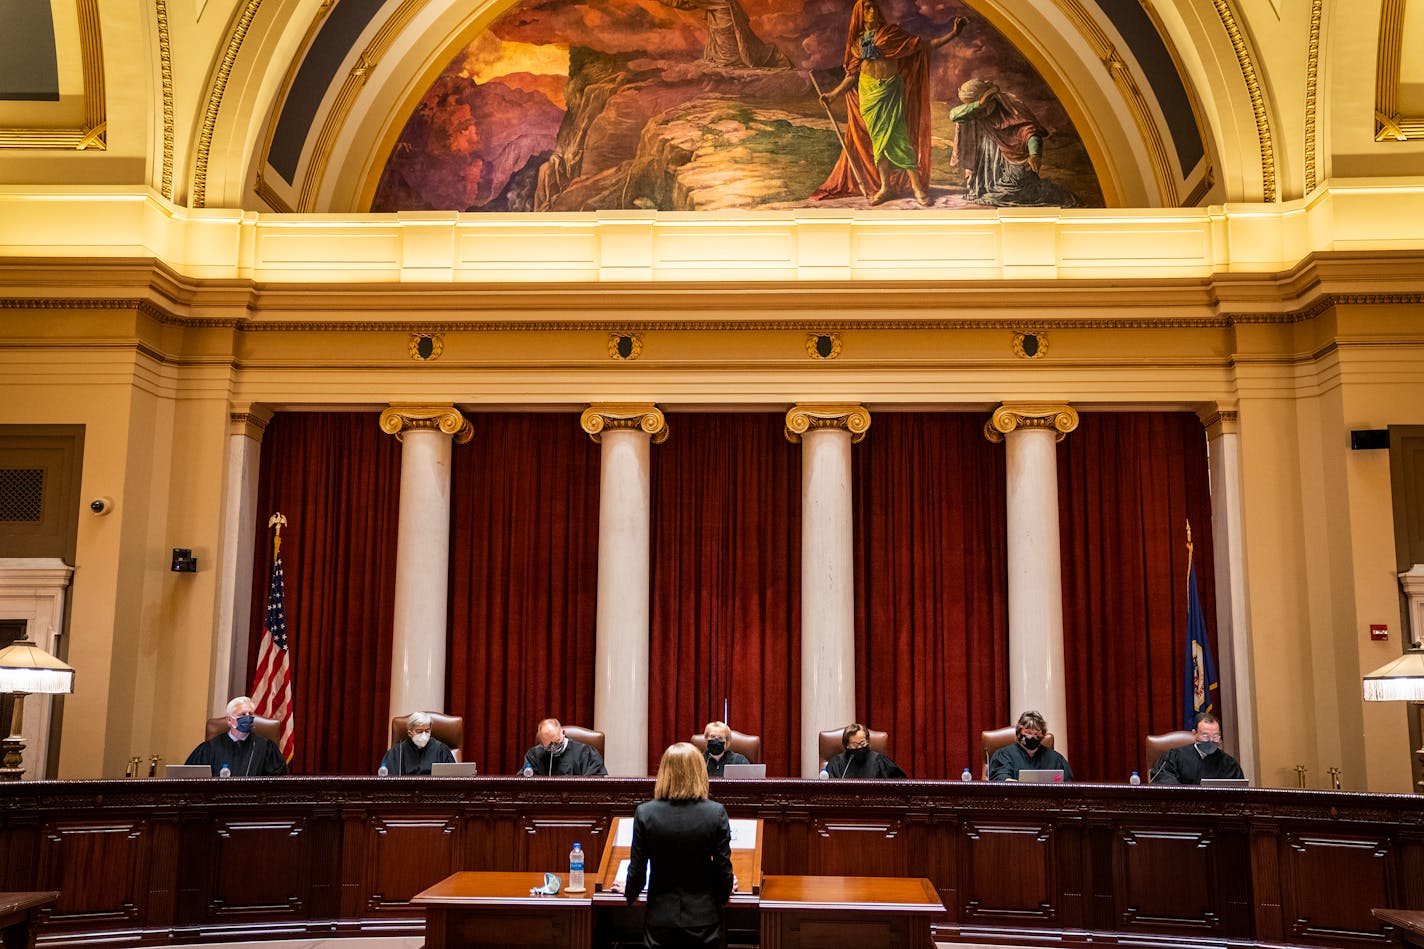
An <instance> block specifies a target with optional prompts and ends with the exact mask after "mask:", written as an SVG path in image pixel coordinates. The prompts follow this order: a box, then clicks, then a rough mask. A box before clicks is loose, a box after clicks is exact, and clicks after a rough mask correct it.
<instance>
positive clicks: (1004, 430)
mask: <svg viewBox="0 0 1424 949" xmlns="http://www.w3.org/2000/svg"><path fill="white" fill-rule="evenodd" d="M1077 427H1078V410H1077V409H1075V408H1073V406H1071V405H1067V404H1060V405H1032V404H1027V403H1017V402H1005V403H1004V404H1003V405H1001V406H999V407H998V408H997V409H995V410H994V414H993V415H991V416H989V421H987V422H985V423H984V437H985V438H987V439H989V441H991V442H1001V441H1003V440H1004V436H1005V435H1007V434H1008V433H1009V432H1014V431H1019V430H1020V429H1031V428H1043V429H1047V430H1049V431H1051V432H1054V433H1056V436H1057V437H1056V438H1055V439H1054V440H1055V441H1060V442H1061V441H1063V436H1064V435H1067V434H1068V433H1069V432H1071V431H1073V429H1075V428H1077Z"/></svg>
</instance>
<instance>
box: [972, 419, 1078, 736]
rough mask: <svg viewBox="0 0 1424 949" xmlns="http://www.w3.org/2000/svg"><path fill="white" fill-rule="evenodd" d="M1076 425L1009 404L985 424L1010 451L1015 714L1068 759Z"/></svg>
mask: <svg viewBox="0 0 1424 949" xmlns="http://www.w3.org/2000/svg"><path fill="white" fill-rule="evenodd" d="M1077 425H1078V413H1077V412H1075V411H1074V410H1073V409H1072V408H1070V407H1068V406H1064V405H1056V406H1043V405H1014V404H1010V403H1006V404H1005V405H1003V406H1001V407H1000V408H999V409H997V410H996V411H995V412H994V415H993V417H992V418H991V419H990V421H989V423H988V425H986V426H985V432H986V434H987V435H988V436H989V438H990V439H991V440H994V441H998V440H1002V441H1003V442H1004V443H1005V451H1006V453H1007V454H1006V457H1005V477H1006V481H1007V492H1006V493H1007V500H1008V511H1007V513H1008V584H1009V591H1008V592H1009V707H1010V712H1011V715H1012V717H1013V718H1015V719H1017V717H1018V716H1019V715H1020V714H1021V713H1023V712H1025V711H1027V710H1029V709H1035V710H1037V711H1038V712H1040V713H1042V715H1043V717H1044V718H1045V719H1046V720H1047V721H1048V728H1049V730H1050V731H1051V732H1053V736H1054V748H1055V749H1056V750H1057V751H1059V752H1061V753H1063V754H1067V749H1068V745H1069V743H1068V701H1067V688H1066V685H1065V682H1064V671H1063V574H1062V561H1061V556H1060V553H1059V546H1058V459H1057V451H1056V448H1055V445H1056V444H1057V442H1059V441H1060V440H1061V439H1062V438H1063V436H1064V434H1066V433H1067V432H1070V431H1072V430H1073V429H1074V428H1076V427H1077Z"/></svg>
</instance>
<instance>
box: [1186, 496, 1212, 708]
mask: <svg viewBox="0 0 1424 949" xmlns="http://www.w3.org/2000/svg"><path fill="white" fill-rule="evenodd" d="M1185 669H1186V689H1185V691H1184V692H1183V694H1182V727H1183V728H1184V729H1186V730H1187V731H1191V729H1192V727H1193V726H1194V725H1195V724H1196V717H1197V715H1199V714H1200V713H1202V712H1211V713H1212V714H1216V695H1217V690H1218V689H1220V688H1221V682H1220V681H1219V680H1218V679H1217V677H1216V661H1215V660H1214V659H1212V657H1211V646H1210V645H1209V644H1208V643H1207V641H1206V616H1205V615H1204V614H1203V613H1202V608H1201V597H1200V596H1199V595H1198V594H1197V570H1196V566H1195V564H1194V563H1193V562H1192V525H1191V522H1190V521H1188V522H1187V661H1186V665H1185Z"/></svg>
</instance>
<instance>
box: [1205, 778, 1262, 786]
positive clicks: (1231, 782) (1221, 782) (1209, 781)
mask: <svg viewBox="0 0 1424 949" xmlns="http://www.w3.org/2000/svg"><path fill="white" fill-rule="evenodd" d="M1201 786H1202V787H1204V788H1249V787H1250V786H1251V779H1250V778H1202V779H1201Z"/></svg>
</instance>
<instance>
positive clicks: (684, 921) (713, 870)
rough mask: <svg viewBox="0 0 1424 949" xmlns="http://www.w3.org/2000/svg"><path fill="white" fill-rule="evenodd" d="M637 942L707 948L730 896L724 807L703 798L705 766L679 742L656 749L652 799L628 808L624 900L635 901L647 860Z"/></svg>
mask: <svg viewBox="0 0 1424 949" xmlns="http://www.w3.org/2000/svg"><path fill="white" fill-rule="evenodd" d="M649 861H651V862H652V880H651V882H650V883H649V884H648V911H647V916H646V917H645V922H644V926H643V945H644V946H647V947H649V949H662V947H669V949H671V947H683V946H686V947H703V946H706V947H711V949H715V947H717V946H719V945H721V943H722V905H723V904H724V903H726V902H727V898H728V897H729V896H731V895H732V830H731V825H730V824H729V823H728V822H727V809H726V808H725V807H723V806H722V805H721V804H718V803H717V802H716V801H709V800H708V799H707V765H706V764H705V763H704V762H703V760H702V753H701V752H699V751H698V750H697V749H696V748H695V747H694V746H693V745H691V744H689V743H688V742H685V741H680V742H678V743H677V744H675V745H672V746H670V747H669V748H668V750H667V751H665V752H663V760H662V761H661V762H659V764H658V780H657V783H656V784H655V785H654V786H653V800H651V801H647V802H645V803H643V804H639V805H638V809H637V811H635V812H634V814H633V849H632V853H631V854H630V859H629V862H628V885H627V888H626V890H625V893H624V896H625V898H626V899H627V900H628V903H629V905H632V904H633V903H636V902H637V901H638V894H639V893H641V892H642V891H643V880H644V876H645V873H646V872H647V870H646V868H647V864H648V862H649Z"/></svg>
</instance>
